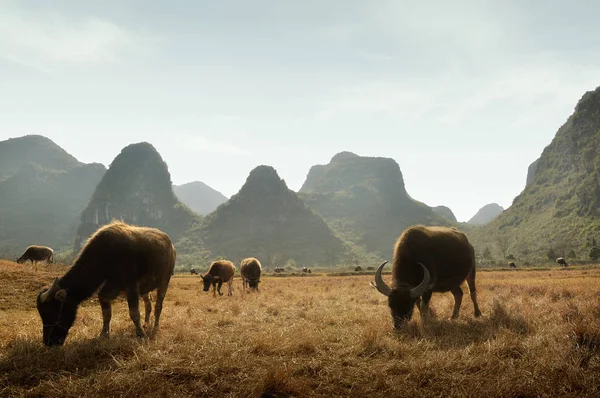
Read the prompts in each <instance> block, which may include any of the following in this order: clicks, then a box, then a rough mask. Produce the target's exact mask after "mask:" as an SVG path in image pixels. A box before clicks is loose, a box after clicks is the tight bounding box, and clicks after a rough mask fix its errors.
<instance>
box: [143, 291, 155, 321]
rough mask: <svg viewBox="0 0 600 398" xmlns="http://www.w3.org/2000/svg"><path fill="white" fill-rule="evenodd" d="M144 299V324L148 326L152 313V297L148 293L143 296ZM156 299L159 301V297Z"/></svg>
mask: <svg viewBox="0 0 600 398" xmlns="http://www.w3.org/2000/svg"><path fill="white" fill-rule="evenodd" d="M142 298H143V299H144V309H145V314H144V315H145V316H144V323H145V324H148V323H149V322H150V314H151V313H152V302H151V301H150V296H149V295H148V293H146V294H143V295H142ZM156 299H157V300H158V297H156Z"/></svg>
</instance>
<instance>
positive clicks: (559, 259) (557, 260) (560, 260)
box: [556, 257, 569, 267]
mask: <svg viewBox="0 0 600 398" xmlns="http://www.w3.org/2000/svg"><path fill="white" fill-rule="evenodd" d="M556 264H558V265H563V266H565V267H568V266H569V264H567V261H566V260H565V259H564V258H562V257H559V258H557V259H556Z"/></svg>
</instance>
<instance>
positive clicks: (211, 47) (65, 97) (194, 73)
mask: <svg viewBox="0 0 600 398" xmlns="http://www.w3.org/2000/svg"><path fill="white" fill-rule="evenodd" d="M124 3H125V4H124ZM599 14H600V3H598V2H595V1H572V2H565V1H541V0H540V1H516V0H515V1H502V2H500V1H471V2H466V1H454V2H448V1H436V2H433V1H428V2H415V1H343V0H338V1H327V0H321V1H275V0H273V1H245V0H237V1H218V2H217V1H178V2H175V1H168V2H167V1H153V2H149V1H142V0H136V1H101V2H94V4H92V2H75V1H53V2H45V1H10V0H9V1H2V2H1V3H0V109H1V110H2V111H1V112H0V139H6V138H9V137H16V136H20V135H24V134H29V133H38V134H43V135H46V136H48V137H49V138H51V139H52V140H54V141H55V142H56V143H57V144H59V145H61V146H62V147H63V148H65V149H66V150H67V151H69V152H70V153H71V154H73V155H74V156H75V157H77V158H78V159H80V160H82V161H84V162H92V161H95V162H101V163H103V164H105V165H108V164H109V163H110V162H111V161H112V159H113V158H114V157H115V156H116V155H117V154H118V153H119V151H120V150H121V149H122V148H123V147H124V146H126V145H128V144H130V143H133V142H139V141H148V142H150V143H152V144H153V145H154V146H155V147H156V148H157V149H158V150H159V152H160V153H161V155H162V156H163V158H164V159H165V161H166V162H167V163H168V165H169V169H170V171H171V175H172V179H173V182H174V183H176V184H181V183H185V182H189V181H192V180H201V181H204V182H206V183H207V184H209V185H210V186H212V187H214V188H215V189H217V190H219V191H221V192H222V193H223V194H225V195H227V196H230V195H232V194H234V193H236V192H237V191H238V190H239V188H240V187H241V185H242V184H243V183H244V181H245V179H246V177H247V175H248V173H249V171H250V170H251V169H253V168H254V167H255V166H257V165H260V164H268V165H272V166H274V167H275V168H276V169H277V171H278V172H279V174H280V176H281V177H282V178H284V179H285V180H286V182H287V184H288V186H289V187H290V188H291V189H294V190H298V189H299V188H300V186H301V185H302V182H303V181H304V179H305V177H306V174H307V172H308V170H309V168H310V166H312V165H314V164H323V163H327V162H328V161H329V159H330V158H331V157H332V156H333V155H334V154H336V153H337V152H340V151H344V150H346V151H353V152H355V153H357V154H359V155H364V156H385V157H392V158H394V159H395V160H396V161H397V162H398V163H399V165H400V168H401V170H402V172H403V175H404V179H405V182H406V188H407V190H408V192H409V194H410V195H411V196H412V197H413V198H415V199H417V200H420V201H423V202H425V203H427V204H428V205H431V206H435V205H440V204H443V205H446V206H449V207H450V208H451V209H452V210H453V211H454V213H455V214H456V216H457V218H458V219H459V220H461V221H463V220H466V219H468V218H470V217H471V216H472V215H473V214H474V213H475V212H476V211H477V210H478V209H479V208H480V207H481V206H483V205H485V204H487V203H490V202H497V203H499V204H500V205H502V206H504V207H505V208H506V207H508V206H509V205H510V204H511V203H512V199H513V198H514V197H515V196H516V195H517V194H519V193H520V192H521V190H522V189H523V187H524V185H525V177H526V173H527V166H528V165H529V164H530V163H531V162H532V161H533V160H535V159H536V158H537V157H538V156H539V155H540V153H541V152H542V150H543V148H544V147H545V146H546V145H547V144H549V143H550V141H551V140H552V138H553V137H554V134H555V133H556V130H557V129H558V128H559V127H560V125H561V124H562V123H564V121H565V120H566V118H567V117H568V116H569V115H570V114H571V113H572V111H573V108H574V106H575V104H576V103H577V101H578V99H579V98H580V97H581V96H582V95H583V93H584V92H585V91H587V90H592V89H594V88H596V87H597V86H598V85H600V52H598V46H597V39H598V37H600V24H598V23H597V15H599Z"/></svg>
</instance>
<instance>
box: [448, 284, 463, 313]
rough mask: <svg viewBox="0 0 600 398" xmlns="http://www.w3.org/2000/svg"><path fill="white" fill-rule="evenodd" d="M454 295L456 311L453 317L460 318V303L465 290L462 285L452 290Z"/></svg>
mask: <svg viewBox="0 0 600 398" xmlns="http://www.w3.org/2000/svg"><path fill="white" fill-rule="evenodd" d="M450 292H452V295H453V296H454V311H452V319H456V318H458V313H459V312H460V304H461V303H462V297H463V291H462V289H461V288H460V286H456V287H454V288H452V289H451V290H450Z"/></svg>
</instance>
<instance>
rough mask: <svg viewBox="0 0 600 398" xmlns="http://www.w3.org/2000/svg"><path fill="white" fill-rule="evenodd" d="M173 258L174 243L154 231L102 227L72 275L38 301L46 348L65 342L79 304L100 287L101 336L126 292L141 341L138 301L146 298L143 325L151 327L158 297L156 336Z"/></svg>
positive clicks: (114, 225) (117, 224) (120, 224)
mask: <svg viewBox="0 0 600 398" xmlns="http://www.w3.org/2000/svg"><path fill="white" fill-rule="evenodd" d="M175 257H176V252H175V247H174V246H173V243H172V242H171V239H170V238H169V236H168V235H167V234H165V233H164V232H162V231H160V230H158V229H156V228H147V227H136V226H132V225H127V224H125V223H123V222H120V221H115V222H112V223H110V224H107V225H105V226H103V227H102V228H100V229H98V231H96V233H94V235H92V237H91V238H90V239H89V240H88V241H87V243H86V244H85V245H84V246H83V248H82V249H81V251H80V252H79V255H78V256H77V258H76V259H75V262H74V263H73V266H72V267H71V268H70V269H69V271H67V273H66V274H64V275H63V276H62V277H61V278H56V279H55V280H54V282H53V283H52V286H50V287H49V288H48V289H44V290H43V291H42V292H40V294H39V295H38V297H37V309H38V312H39V314H40V316H41V318H42V323H43V340H44V344H45V345H48V346H53V345H62V344H64V341H65V339H66V337H67V333H68V332H69V329H70V328H71V326H72V325H73V322H74V321H75V316H76V313H77V308H78V307H79V304H80V303H81V302H82V301H84V300H86V299H88V298H89V297H91V296H92V294H94V292H96V291H97V290H98V289H100V291H99V292H98V301H99V302H100V306H101V307H102V319H103V325H102V333H101V336H105V337H108V335H109V332H110V319H111V302H112V301H113V300H114V299H115V298H116V297H117V296H119V294H121V292H125V295H126V297H127V304H128V305H129V316H130V317H131V320H132V321H133V324H134V325H135V329H136V333H137V335H138V337H144V336H145V333H144V330H143V329H142V326H141V324H140V311H139V297H140V295H141V296H142V298H143V299H144V304H145V310H146V311H145V312H146V313H145V323H148V322H149V321H150V312H151V311H152V304H151V303H150V297H149V296H148V293H150V292H151V291H152V290H154V289H156V291H157V294H156V304H155V311H154V329H153V331H152V333H155V332H157V331H158V327H159V326H158V325H159V320H160V314H161V312H162V304H163V300H164V298H165V295H166V293H167V288H168V286H169V281H170V279H171V274H172V272H173V269H174V268H175Z"/></svg>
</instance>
